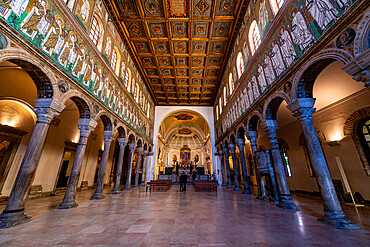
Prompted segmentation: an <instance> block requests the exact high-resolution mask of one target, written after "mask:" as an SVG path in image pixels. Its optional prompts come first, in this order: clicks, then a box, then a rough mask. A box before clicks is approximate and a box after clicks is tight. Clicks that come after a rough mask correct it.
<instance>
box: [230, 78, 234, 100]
mask: <svg viewBox="0 0 370 247" xmlns="http://www.w3.org/2000/svg"><path fill="white" fill-rule="evenodd" d="M229 89H230V95H232V93H233V92H234V82H233V73H230V74H229Z"/></svg>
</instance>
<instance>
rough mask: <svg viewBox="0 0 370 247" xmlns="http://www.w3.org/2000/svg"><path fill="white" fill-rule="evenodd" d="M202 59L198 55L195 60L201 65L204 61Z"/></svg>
mask: <svg viewBox="0 0 370 247" xmlns="http://www.w3.org/2000/svg"><path fill="white" fill-rule="evenodd" d="M202 62H203V61H202V59H200V58H199V57H197V58H196V59H195V60H194V63H196V64H197V65H200V64H201V63H202Z"/></svg>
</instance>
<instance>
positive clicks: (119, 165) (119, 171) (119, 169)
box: [111, 138, 126, 195]
mask: <svg viewBox="0 0 370 247" xmlns="http://www.w3.org/2000/svg"><path fill="white" fill-rule="evenodd" d="M117 141H118V144H119V155H118V162H117V167H116V177H115V181H114V187H113V190H112V192H111V194H113V195H116V194H119V193H120V192H119V185H120V183H121V175H122V165H123V156H124V154H125V146H126V139H125V138H117Z"/></svg>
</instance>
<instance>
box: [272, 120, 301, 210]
mask: <svg viewBox="0 0 370 247" xmlns="http://www.w3.org/2000/svg"><path fill="white" fill-rule="evenodd" d="M277 129H278V126H277V122H276V120H266V127H265V130H266V131H267V134H268V137H269V140H270V146H271V154H272V159H273V161H274V168H275V173H276V178H277V182H278V187H279V192H280V203H279V204H278V206H279V207H281V208H284V209H287V210H299V208H298V207H297V206H296V205H295V204H294V203H293V201H292V196H291V195H290V191H289V186H288V181H287V179H286V174H285V168H284V164H283V159H282V157H281V153H280V148H279V144H278V140H277V137H276V130H277Z"/></svg>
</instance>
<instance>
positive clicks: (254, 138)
mask: <svg viewBox="0 0 370 247" xmlns="http://www.w3.org/2000/svg"><path fill="white" fill-rule="evenodd" d="M248 135H249V139H250V142H251V149H252V155H253V158H254V160H256V159H255V153H256V152H257V136H258V135H257V131H249V133H248ZM254 170H255V173H256V180H257V189H258V197H259V198H262V196H264V195H266V191H265V183H264V181H263V177H262V176H260V174H259V172H258V171H257V165H256V162H254Z"/></svg>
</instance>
